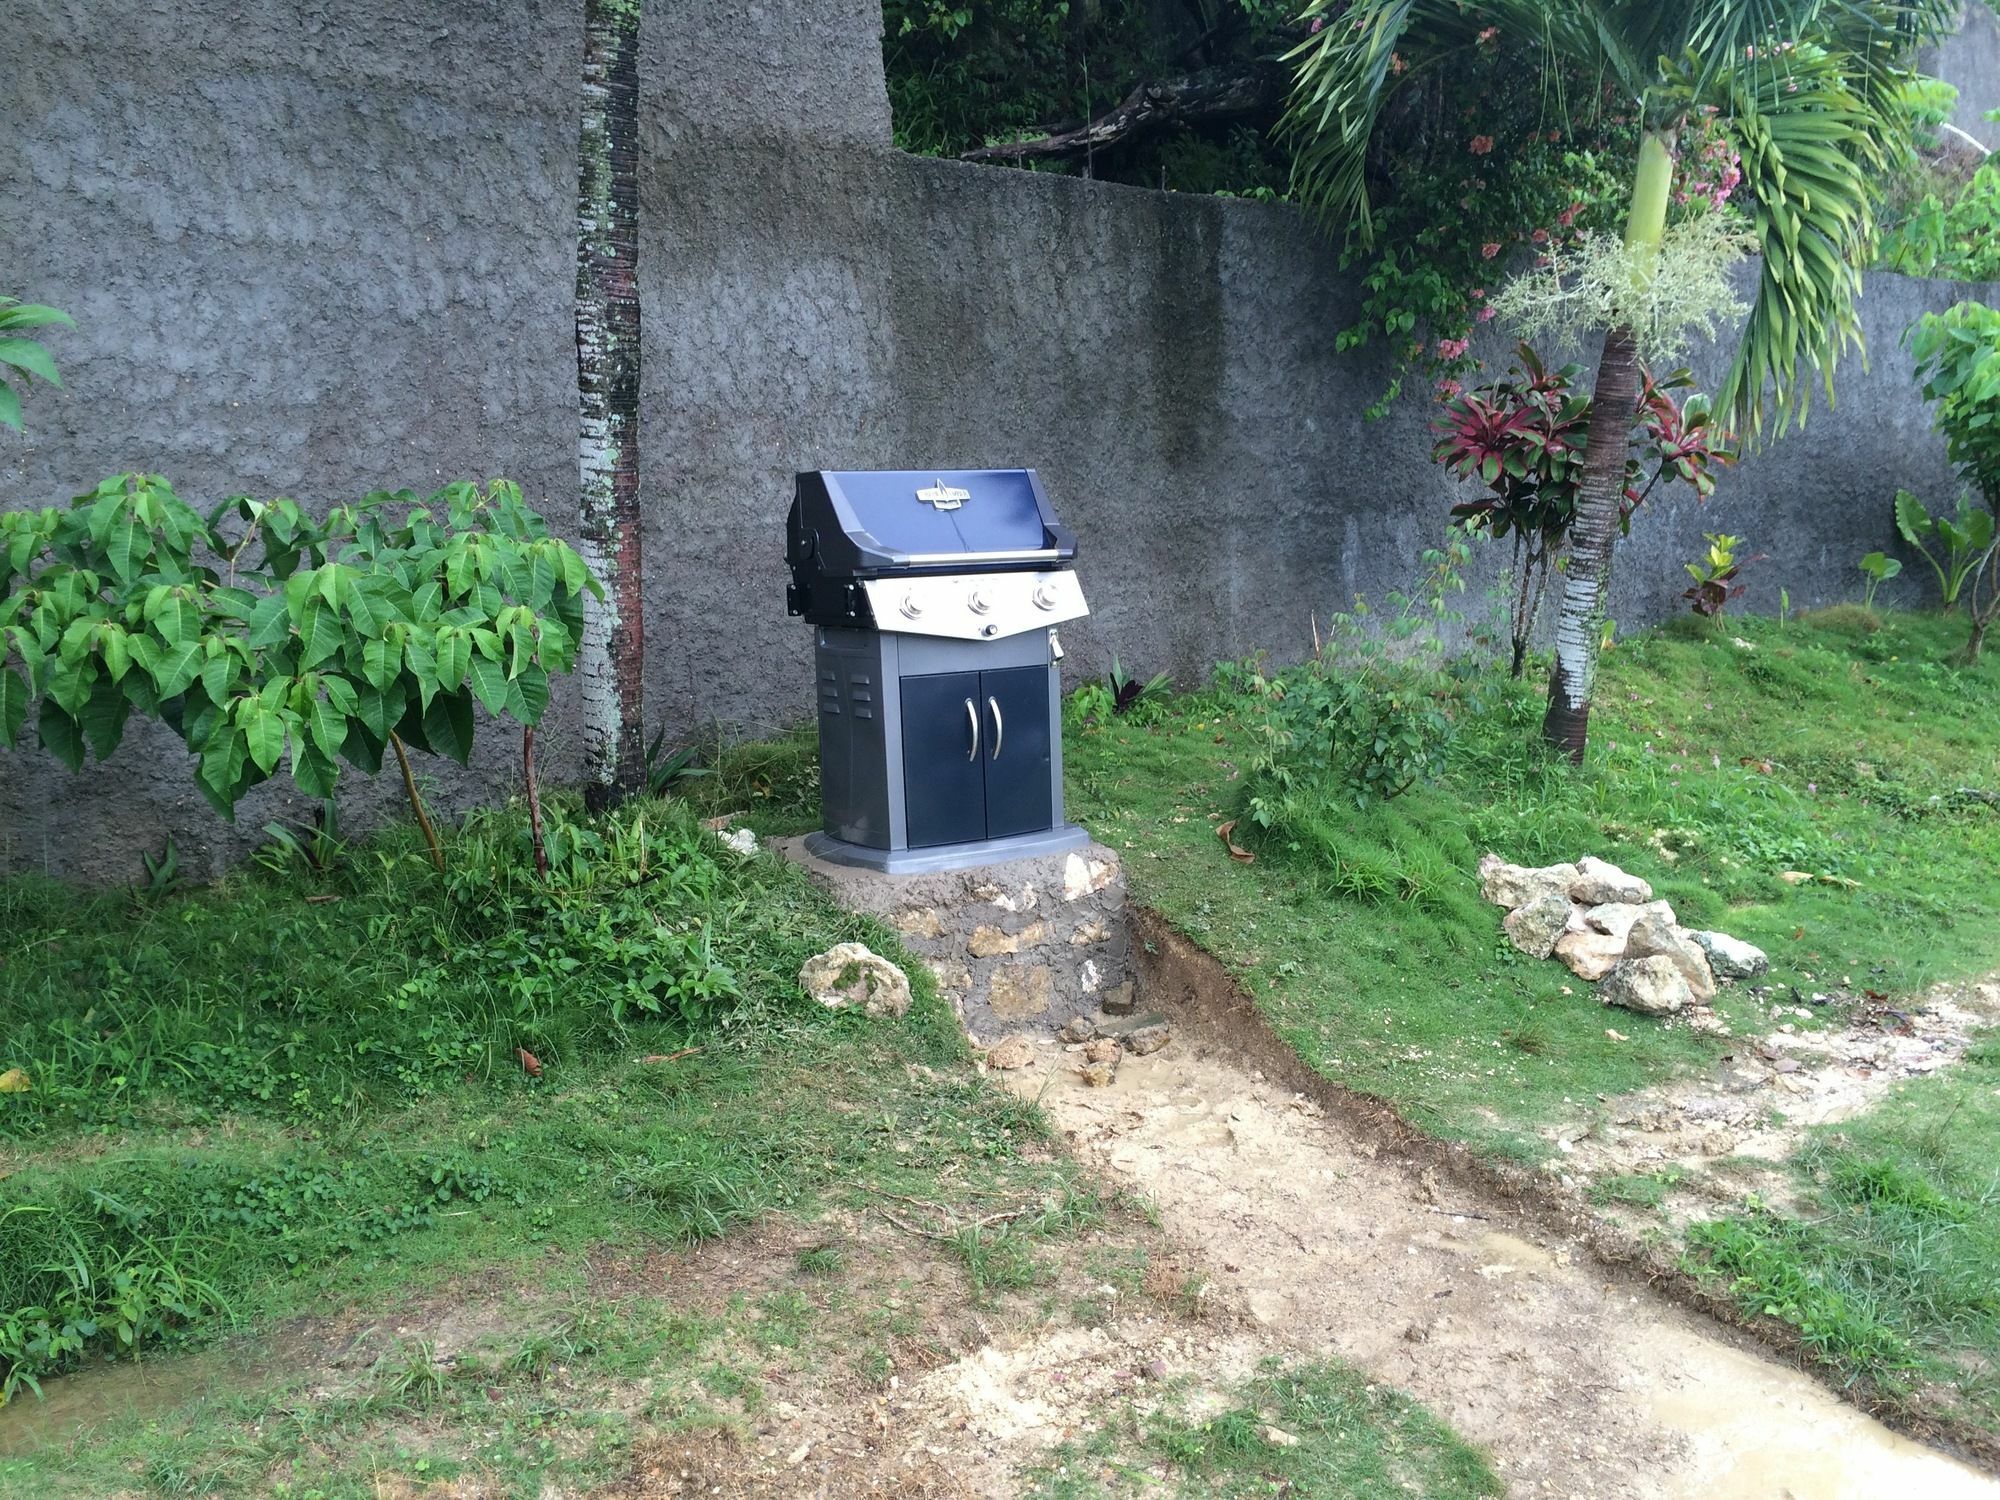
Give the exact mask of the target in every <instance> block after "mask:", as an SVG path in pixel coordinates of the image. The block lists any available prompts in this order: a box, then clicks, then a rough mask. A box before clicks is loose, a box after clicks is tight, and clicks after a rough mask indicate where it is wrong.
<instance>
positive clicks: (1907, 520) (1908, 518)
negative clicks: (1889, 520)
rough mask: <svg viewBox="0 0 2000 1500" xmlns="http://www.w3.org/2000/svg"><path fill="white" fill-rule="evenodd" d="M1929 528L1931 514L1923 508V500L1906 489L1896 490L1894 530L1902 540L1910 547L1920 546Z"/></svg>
mask: <svg viewBox="0 0 2000 1500" xmlns="http://www.w3.org/2000/svg"><path fill="white" fill-rule="evenodd" d="M1930 529H1931V514H1930V512H1929V511H1927V510H1925V509H1924V502H1923V501H1921V500H1919V499H1918V498H1917V497H1916V496H1915V495H1913V494H1911V493H1910V492H1909V491H1908V490H1897V491H1896V530H1897V532H1898V533H1899V534H1900V535H1901V536H1902V538H1903V540H1904V541H1906V542H1908V543H1909V544H1910V545H1911V546H1912V547H1921V546H1923V537H1924V536H1925V535H1926V534H1927V533H1928V532H1929V531H1930Z"/></svg>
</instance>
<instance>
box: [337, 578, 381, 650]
mask: <svg viewBox="0 0 2000 1500" xmlns="http://www.w3.org/2000/svg"><path fill="white" fill-rule="evenodd" d="M340 607H341V608H342V609H344V610H346V611H347V618H348V619H350V620H352V621H353V622H354V628H355V629H356V630H358V631H360V632H361V633H362V634H363V635H365V636H368V637H370V638H371V639H372V638H373V637H375V636H379V635H380V634H381V633H382V627H383V626H385V625H387V624H388V623H389V621H390V619H391V618H393V617H392V615H391V614H390V612H389V611H388V610H387V609H385V608H383V607H382V605H381V603H380V602H379V601H378V600H376V599H373V598H371V597H369V594H368V591H367V590H366V589H364V588H363V587H362V586H361V582H360V580H359V579H358V578H356V577H355V576H354V575H352V574H347V573H343V574H342V575H341V579H340Z"/></svg>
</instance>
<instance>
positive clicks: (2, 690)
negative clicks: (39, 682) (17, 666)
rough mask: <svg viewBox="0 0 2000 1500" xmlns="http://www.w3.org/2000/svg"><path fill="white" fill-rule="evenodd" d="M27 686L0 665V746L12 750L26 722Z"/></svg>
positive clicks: (6, 667)
mask: <svg viewBox="0 0 2000 1500" xmlns="http://www.w3.org/2000/svg"><path fill="white" fill-rule="evenodd" d="M29 696H30V695H29V692H28V684H27V683H26V682H24V681H23V680H22V679H21V674H20V673H18V672H16V671H15V670H14V669H13V668H12V667H9V666H4V665H0V746H4V747H5V748H6V749H9V750H12V749H13V748H14V746H15V744H16V743H17V742H18V741H19V739H20V736H21V726H22V725H23V724H25V723H27V722H28V698H29Z"/></svg>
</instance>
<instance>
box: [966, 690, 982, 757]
mask: <svg viewBox="0 0 2000 1500" xmlns="http://www.w3.org/2000/svg"><path fill="white" fill-rule="evenodd" d="M965 722H966V723H968V724H970V725H971V726H972V748H971V749H970V750H968V751H966V752H965V758H966V759H967V760H978V759H979V710H978V709H976V708H974V707H973V706H972V700H971V699H970V698H967V699H966V700H965Z"/></svg>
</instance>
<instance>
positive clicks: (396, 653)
mask: <svg viewBox="0 0 2000 1500" xmlns="http://www.w3.org/2000/svg"><path fill="white" fill-rule="evenodd" d="M253 547H254V548H255V549H256V552H255V556H254V557H253V555H252V549H253ZM595 591H598V585H597V582H596V580H595V579H593V578H592V577H591V576H590V573H589V571H588V570H587V569H586V568H585V567H584V564H583V560H582V559H581V558H580V557H579V556H577V554H576V553H575V552H574V551H573V550H572V549H571V548H569V547H568V546H567V545H565V544H564V543H563V542H561V541H558V540H556V539H555V538H553V537H551V536H550V535H549V534H548V528H547V526H546V525H545V523H544V522H543V521H542V519H541V517H540V516H538V515H536V514H535V512H534V511H533V510H531V509H530V508H529V507H528V506H527V505H526V504H525V503H524V502H523V501H522V499H521V492H520V490H519V488H518V487H517V486H515V485H512V484H509V483H508V482H507V481H505V480H498V479H496V480H494V481H493V482H492V483H491V484H490V485H488V486H486V487H485V488H483V489H482V488H481V487H480V486H478V485H474V484H469V483H458V484H452V485H447V486H446V487H445V488H443V489H441V490H439V491H437V492H436V493H435V494H434V495H432V496H431V497H430V499H429V500H428V501H426V502H423V503H418V501H417V498H416V496H415V495H414V494H412V493H411V492H409V491H407V490H404V491H398V492H396V493H394V494H390V493H386V492H377V493H374V494H371V495H369V496H368V497H367V498H365V499H364V500H362V501H361V502H360V503H359V504H357V505H349V506H340V507H337V508H335V509H334V510H333V511H332V512H331V513H330V514H329V515H328V516H327V517H326V519H325V520H324V521H314V520H313V519H312V518H311V517H309V516H308V515H307V514H306V513H305V512H304V511H303V510H302V509H301V508H300V507H299V506H298V505H297V503H296V502H294V501H291V500H288V499H283V498H280V499H276V500H271V501H262V500H253V499H249V498H238V499H233V500H226V501H224V502H223V503H222V504H220V505H218V506H216V507H215V508H214V509H213V510H212V511H211V512H210V513H209V514H208V515H206V516H202V515H200V514H198V513H197V512H196V511H195V510H193V509H192V508H191V507H190V506H188V505H187V504H186V503H185V502H183V501H182V500H181V499H180V497H179V496H178V495H176V494H175V493H174V491H173V487H172V486H171V485H170V484H169V483H168V482H167V481H166V480H165V479H163V478H161V477H160V476H158V475H151V474H120V475H116V476H114V477H112V478H110V479H107V480H105V481H104V482H103V483H102V484H100V485H98V487H97V488H96V489H95V490H93V491H92V492H91V493H89V494H87V495H80V496H78V497H77V498H76V499H75V500H73V501H72V502H71V503H70V504H69V505H68V506H51V507H47V508H45V509H42V510H30V511H9V512H6V513H5V514H0V640H3V641H4V650H0V745H4V746H6V747H8V748H12V747H13V746H14V745H15V744H16V743H17V742H18V741H19V739H20V737H21V734H22V731H23V730H24V728H25V727H26V725H27V722H28V718H29V715H30V713H31V712H32V713H33V714H34V716H35V731H36V737H37V738H38V739H39V741H40V743H41V745H42V746H43V747H44V748H45V749H47V750H48V751H49V752H50V753H51V754H52V755H54V756H55V757H56V758H57V759H58V760H60V761H61V762H62V763H63V764H64V765H66V766H68V767H69V768H70V769H71V770H77V769H80V768H81V767H82V765H83V763H84V759H85V756H86V753H88V754H91V755H94V756H96V758H97V759H98V760H100V761H102V760H107V759H109V758H110V756H111V755H112V753H113V752H114V751H115V750H116V749H117V748H118V745H119V743H120V741H121V740H122V738H123V736H124V732H125V726H126V722H127V720H128V718H129V717H130V715H131V714H132V712H133V711H134V710H135V709H136V710H137V711H139V712H140V713H142V714H148V715H152V716H154V717H157V718H158V719H160V720H161V721H163V722H164V723H166V724H167V725H168V726H169V727H170V728H172V729H173V731H174V732H175V733H176V734H178V735H179V736H180V737H181V739H182V740H183V741H185V742H186V744H187V747H188V750H189V751H190V753H191V754H193V755H194V756H195V757H197V765H196V769H195V782H196V785H197V786H199V787H200V789H201V791H202V794H203V796H205V797H206V798H207V799H208V801H209V802H210V803H211V804H212V805H213V806H214V808H215V809H216V811H217V812H219V813H221V814H222V815H223V816H224V817H233V816H234V812H235V807H236V804H237V802H238V801H240V800H241V799H242V797H243V796H244V794H245V793H246V792H248V791H249V790H250V789H251V788H252V787H254V786H256V785H257V784H258V783H260V782H262V781H264V780H265V779H266V778H268V777H270V776H271V775H273V774H274V773H275V772H276V771H277V770H278V767H279V765H280V763H281V762H283V761H285V759H286V758H287V755H288V754H289V758H290V770H291V775H292V780H293V781H294V782H295V783H297V785H298V787H299V789H300V790H301V791H304V792H306V793H307V794H309V795H311V796H315V797H328V796H330V795H331V794H332V792H333V788H334V784H335V782H336V781H337V779H338V777H339V774H340V769H339V765H338V761H339V760H345V761H347V762H348V763H349V764H351V765H354V766H357V767H359V768H360V769H362V770H364V771H367V772H369V773H370V774H373V773H374V772H376V771H379V770H380V769H381V765H382V755H383V752H384V751H385V750H387V749H389V748H391V747H392V746H393V747H394V748H395V750H396V752H397V755H398V756H399V757H401V756H402V754H403V747H404V746H406V745H408V746H414V747H416V748H417V749H419V750H424V751H429V752H432V753H435V754H440V755H445V756H448V757H450V758H451V759H453V760H456V761H457V762H459V763H460V764H461V765H463V764H465V762H466V760H467V758H468V757H469V756H470V754H471V750H472V737H473V722H474V715H473V705H474V704H475V703H477V704H480V705H482V706H484V708H485V709H486V711H487V712H488V713H490V714H492V715H493V716H495V717H496V718H498V717H506V718H511V719H513V720H514V721H515V722H517V723H519V724H521V725H524V726H530V727H531V726H533V725H534V724H535V723H536V722H538V721H539V720H540V718H541V716H542V714H543V711H544V710H545V709H546V708H547V706H548V701H549V680H550V677H551V675H552V674H555V673H559V672H564V671H567V670H569V668H570V667H571V666H572V665H573V664H574V662H575V659H576V652H577V647H578V643H579V641H580V639H581V637H582V632H583V596H584V594H585V593H586V592H595ZM406 785H408V786H409V787H410V790H411V795H412V800H413V802H414V799H415V791H414V784H413V783H410V782H409V781H408V779H407V777H406ZM417 810H418V815H419V819H420V821H421V820H422V809H421V807H419V808H418V809H417ZM425 826H426V829H427V830H428V824H427V823H426V825H425Z"/></svg>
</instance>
